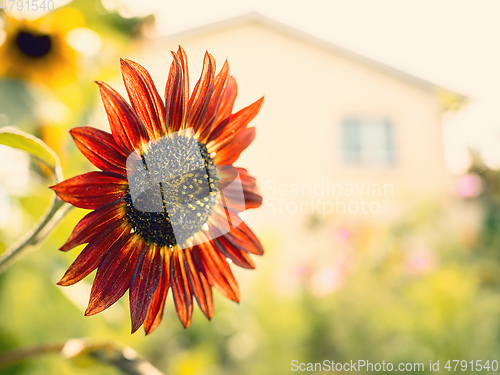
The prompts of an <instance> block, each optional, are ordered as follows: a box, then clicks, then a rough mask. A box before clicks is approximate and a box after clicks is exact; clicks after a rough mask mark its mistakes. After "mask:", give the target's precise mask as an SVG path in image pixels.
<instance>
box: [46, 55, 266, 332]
mask: <svg viewBox="0 0 500 375" xmlns="http://www.w3.org/2000/svg"><path fill="white" fill-rule="evenodd" d="M172 56H173V61H172V65H171V67H170V72H169V77H168V81H167V85H166V88H165V103H164V102H163V100H162V99H161V97H160V95H159V94H158V92H157V90H156V88H155V86H154V83H153V81H152V79H151V77H150V75H149V73H148V72H147V71H146V69H144V68H143V67H142V66H141V65H139V64H137V63H135V62H133V61H130V60H126V59H123V60H121V68H122V75H123V80H124V83H125V87H126V89H127V93H128V96H129V99H130V103H131V104H132V106H130V105H129V104H128V103H127V102H126V100H125V99H124V98H123V97H122V96H121V95H120V94H119V93H118V92H116V91H115V90H114V89H112V88H111V87H110V86H108V85H107V84H106V83H103V82H97V84H98V85H99V89H100V93H101V98H102V101H103V103H104V107H105V110H106V113H107V115H108V120H109V124H110V128H111V134H110V133H107V132H104V131H102V130H98V129H95V128H92V127H79V128H74V129H72V130H71V131H70V133H71V135H72V136H73V139H74V141H75V143H76V145H77V146H78V148H79V149H80V151H81V152H82V153H83V154H84V155H85V156H86V157H87V158H88V159H89V161H90V162H91V163H92V164H94V165H95V166H96V167H97V168H99V169H101V171H94V172H89V173H86V174H83V175H79V176H76V177H73V178H70V179H68V180H65V181H63V182H61V183H59V184H57V185H55V186H52V189H53V190H54V191H55V192H56V194H57V195H58V196H59V198H61V199H62V200H64V201H66V202H68V203H70V204H72V205H74V206H76V207H80V208H85V209H91V210H94V211H92V212H90V213H89V214H87V215H86V216H85V217H84V218H83V219H82V220H81V221H80V222H79V223H78V224H77V225H76V227H75V228H74V230H73V232H72V233H71V235H70V237H69V239H68V240H67V241H66V243H65V244H64V245H63V246H62V247H61V250H63V251H67V250H70V249H72V248H74V247H76V246H78V245H81V244H87V245H86V247H85V248H84V249H83V251H82V252H81V253H80V254H79V255H78V257H77V258H76V260H75V261H74V262H73V264H72V265H71V266H70V267H69V269H68V270H67V271H66V273H65V275H64V276H63V278H62V279H61V280H60V281H59V283H58V284H59V285H63V286H67V285H72V284H74V283H76V282H78V281H80V280H81V279H83V278H84V277H86V276H87V275H89V274H90V273H91V272H92V271H94V270H95V269H97V274H96V276H95V280H94V283H93V286H92V291H91V295H90V302H89V306H88V308H87V310H86V311H85V315H93V314H96V313H98V312H101V311H102V310H104V309H106V308H108V307H109V306H111V305H112V304H113V303H115V302H116V301H117V300H118V299H119V298H120V297H121V296H122V295H123V294H124V293H125V292H126V291H127V289H129V299H130V313H131V320H132V332H135V331H136V330H137V329H139V327H140V326H141V325H143V324H144V330H145V331H146V334H148V333H150V332H152V331H153V330H154V329H155V328H156V327H157V326H158V324H159V323H160V321H161V319H162V316H163V309H164V304H165V299H166V297H167V293H168V290H169V289H172V294H173V300H174V304H175V309H176V311H177V315H178V316H179V319H180V320H181V322H182V324H183V325H184V327H188V326H189V324H190V322H191V316H192V312H193V296H194V297H195V299H196V301H197V302H198V305H199V306H200V309H201V310H202V311H203V313H204V314H205V315H206V317H207V318H208V319H210V318H211V317H212V315H213V302H212V287H214V288H215V289H217V290H218V291H219V292H220V293H221V294H222V295H224V296H225V297H227V298H229V299H231V300H233V301H236V302H238V301H239V290H238V285H237V283H236V280H235V278H234V276H233V273H232V272H231V269H230V267H229V261H228V260H231V261H232V262H233V263H235V264H236V265H238V266H240V267H244V268H254V263H253V261H252V259H251V258H250V256H249V254H256V255H261V254H262V253H263V250H262V246H261V244H260V242H259V240H258V239H257V237H256V236H255V235H254V233H253V232H252V231H251V230H250V229H249V228H248V226H247V225H246V224H245V223H244V222H242V221H241V219H240V217H239V213H241V212H242V211H244V210H245V209H248V208H256V207H258V206H260V205H261V203H262V197H261V196H260V194H259V192H258V190H257V186H256V181H255V178H253V177H252V176H250V175H249V174H248V172H247V171H246V170H245V169H243V168H236V167H233V166H232V164H233V163H234V162H235V161H236V160H237V159H238V157H239V155H240V154H241V152H242V151H243V150H244V149H246V148H247V147H248V145H249V144H250V143H251V142H252V140H253V139H254V137H255V128H253V127H250V128H249V127H247V126H248V123H249V122H250V121H251V120H252V119H253V118H254V117H255V116H256V114H257V113H258V112H259V109H260V107H261V105H262V101H263V99H260V100H257V101H256V102H255V103H253V104H251V105H250V106H248V107H246V108H243V109H242V110H240V111H238V112H236V113H232V109H233V104H234V101H235V98H236V93H237V88H236V81H235V80H234V78H233V77H232V76H230V75H229V67H228V64H227V62H226V63H225V64H224V66H223V67H222V69H221V70H220V71H219V73H218V74H217V75H216V74H215V60H214V58H213V57H212V56H211V55H210V54H208V53H206V54H205V59H204V63H203V71H202V73H201V77H200V79H199V80H198V82H197V83H196V85H195V87H194V90H193V92H192V94H191V97H190V96H189V81H188V76H189V75H188V67H187V57H186V54H185V52H184V50H183V49H182V48H181V47H179V49H178V51H177V53H174V52H172Z"/></svg>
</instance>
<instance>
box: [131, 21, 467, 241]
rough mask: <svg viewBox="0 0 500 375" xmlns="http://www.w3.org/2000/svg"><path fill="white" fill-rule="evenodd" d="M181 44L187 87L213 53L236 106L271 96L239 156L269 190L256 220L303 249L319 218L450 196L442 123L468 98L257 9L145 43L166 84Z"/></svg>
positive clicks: (392, 211) (358, 215)
mask: <svg viewBox="0 0 500 375" xmlns="http://www.w3.org/2000/svg"><path fill="white" fill-rule="evenodd" d="M178 44H180V45H182V46H183V47H184V49H185V50H186V51H187V54H188V57H189V66H190V69H191V70H190V74H191V87H193V85H194V83H195V82H196V80H197V79H198V77H199V74H200V72H201V65H202V64H201V63H202V61H203V54H204V52H205V50H208V51H209V52H210V53H211V54H212V55H213V56H214V57H215V59H216V61H217V63H218V67H219V68H220V67H221V66H222V63H223V61H224V60H223V59H224V58H227V59H228V61H229V65H230V69H231V73H232V74H233V75H234V76H235V78H236V80H237V82H238V87H239V94H238V100H237V102H236V105H235V109H240V108H242V107H244V106H246V105H248V104H250V103H251V102H253V101H255V100H257V99H258V98H259V97H261V96H262V95H265V101H264V106H263V108H262V111H261V113H260V114H259V115H258V116H257V118H256V119H255V120H254V121H253V125H254V126H256V127H257V137H256V139H255V141H254V143H253V144H252V145H251V146H250V147H249V149H248V150H247V151H245V152H244V153H243V154H242V156H241V157H240V159H239V161H238V162H237V164H238V165H241V166H243V167H245V168H247V169H248V170H249V171H250V172H251V173H252V174H254V175H255V176H256V177H257V179H258V181H259V184H260V188H261V192H262V193H263V194H264V198H265V205H264V206H263V208H261V209H259V210H256V211H255V212H251V213H249V218H248V220H250V221H251V222H252V225H254V226H255V227H257V228H259V227H260V228H261V229H260V230H261V231H266V229H267V230H271V229H272V228H280V229H281V231H285V232H286V233H285V234H286V237H287V238H289V239H290V241H289V242H290V246H294V245H293V244H295V246H299V245H298V244H299V243H303V242H302V241H301V240H299V236H300V231H301V229H300V228H303V226H304V225H308V224H307V223H309V224H311V225H314V222H315V220H320V221H321V220H323V219H325V220H328V219H329V218H330V219H331V218H334V219H333V220H335V221H338V220H342V221H345V222H356V221H359V220H362V221H368V222H379V221H380V220H382V221H384V220H385V221H387V220H389V221H390V220H393V219H394V218H395V217H397V216H398V213H400V212H401V207H402V206H404V205H405V204H408V203H409V202H410V203H411V202H414V201H415V200H420V199H422V200H425V199H442V198H446V197H447V195H449V177H448V172H447V170H446V168H445V164H444V158H443V144H442V127H441V121H442V118H443V114H444V113H445V112H448V111H455V110H457V109H458V108H459V107H460V105H461V104H462V103H463V102H464V101H465V100H466V98H465V97H464V96H462V95H460V94H458V93H455V92H453V91H451V90H448V89H446V88H444V87H440V86H438V85H436V84H433V83H431V82H427V81H425V80H423V79H420V78H417V77H414V76H412V75H410V74H407V73H405V72H402V71H400V70H397V69H395V68H392V67H389V66H387V65H384V64H381V63H379V62H376V61H374V60H372V59H370V58H368V57H365V56H361V55H359V54H356V53H354V52H351V51H348V50H346V49H344V48H341V47H339V46H337V45H333V44H331V43H328V42H325V41H323V40H320V39H318V38H316V37H313V36H311V35H308V34H306V33H304V32H302V31H299V30H296V29H294V28H292V27H290V26H287V25H283V24H281V23H279V22H276V21H274V20H271V19H269V18H267V17H265V16H262V15H260V14H257V13H249V14H246V15H243V16H239V17H235V18H232V19H227V20H225V21H221V22H216V23H213V24H210V25H206V26H203V27H200V28H196V29H192V30H189V31H185V32H182V33H179V34H175V35H171V36H170V37H168V38H166V39H161V40H158V41H155V42H153V43H152V44H149V45H147V46H145V47H144V49H143V50H142V51H140V52H138V53H139V54H140V59H141V60H140V61H141V62H142V63H143V64H144V65H145V66H147V67H148V69H149V70H150V71H151V73H152V75H153V78H154V79H155V81H157V82H165V80H166V76H167V72H168V66H169V64H170V62H171V55H170V50H176V48H177V45H178ZM131 58H133V56H132V57H131ZM138 58H139V57H138ZM272 230H274V229H272ZM276 230H278V229H276ZM283 234H284V233H280V234H277V236H278V237H283ZM311 240H312V239H311V238H310V237H309V238H308V241H309V243H310V241H311Z"/></svg>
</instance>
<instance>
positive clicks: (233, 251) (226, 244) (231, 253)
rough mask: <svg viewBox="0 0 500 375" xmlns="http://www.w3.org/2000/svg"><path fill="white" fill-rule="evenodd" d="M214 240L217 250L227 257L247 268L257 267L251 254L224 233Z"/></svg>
mask: <svg viewBox="0 0 500 375" xmlns="http://www.w3.org/2000/svg"><path fill="white" fill-rule="evenodd" d="M212 241H213V243H214V245H215V247H216V248H217V250H219V251H220V253H221V254H222V255H224V256H225V257H226V258H229V259H231V260H232V261H233V263H234V264H236V265H237V266H239V267H242V268H247V269H253V268H255V263H254V262H253V260H252V259H251V258H250V255H248V253H247V252H245V251H244V250H240V249H238V248H237V247H236V246H235V245H233V244H232V243H231V242H230V241H229V240H228V239H227V238H226V237H225V236H224V235H221V236H217V237H216V238H214V239H213V240H212Z"/></svg>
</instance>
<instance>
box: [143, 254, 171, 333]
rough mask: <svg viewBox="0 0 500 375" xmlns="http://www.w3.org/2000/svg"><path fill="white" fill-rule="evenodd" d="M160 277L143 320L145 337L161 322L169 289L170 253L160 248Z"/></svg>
mask: <svg viewBox="0 0 500 375" xmlns="http://www.w3.org/2000/svg"><path fill="white" fill-rule="evenodd" d="M160 251H161V259H162V262H161V267H162V268H161V275H160V282H159V284H158V287H157V288H156V291H155V294H154V295H153V298H152V299H151V302H150V304H149V309H148V313H147V315H146V319H145V320H144V331H145V332H146V335H147V334H149V333H151V332H153V331H154V330H155V329H156V328H157V327H158V325H159V324H160V322H161V319H162V317H163V308H164V306H165V299H166V298H167V293H168V289H169V287H170V257H171V254H172V251H170V249H169V248H166V247H164V248H162V249H161V250H160Z"/></svg>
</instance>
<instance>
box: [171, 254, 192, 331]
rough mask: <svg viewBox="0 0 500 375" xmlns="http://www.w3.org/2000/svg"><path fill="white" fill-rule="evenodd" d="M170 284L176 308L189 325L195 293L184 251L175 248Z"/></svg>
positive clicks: (187, 325) (181, 318) (182, 321)
mask: <svg viewBox="0 0 500 375" xmlns="http://www.w3.org/2000/svg"><path fill="white" fill-rule="evenodd" d="M170 272H171V278H170V286H171V287H172V296H173V297H174V304H175V310H176V311H177V315H178V316H179V319H180V321H181V323H182V325H183V326H184V328H187V327H189V325H190V324H191V316H192V314H193V294H192V292H191V287H190V285H189V280H188V276H187V273H186V268H185V266H184V251H183V250H178V249H175V250H174V253H173V254H172V261H171V262H170Z"/></svg>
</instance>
